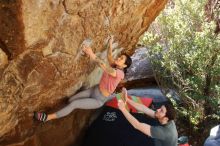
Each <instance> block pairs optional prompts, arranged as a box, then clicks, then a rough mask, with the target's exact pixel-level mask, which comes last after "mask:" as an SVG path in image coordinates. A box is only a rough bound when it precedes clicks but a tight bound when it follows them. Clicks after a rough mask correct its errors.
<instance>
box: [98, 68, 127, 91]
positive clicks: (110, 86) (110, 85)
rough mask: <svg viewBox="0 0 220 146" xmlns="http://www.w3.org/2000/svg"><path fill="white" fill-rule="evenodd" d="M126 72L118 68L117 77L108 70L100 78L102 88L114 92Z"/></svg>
mask: <svg viewBox="0 0 220 146" xmlns="http://www.w3.org/2000/svg"><path fill="white" fill-rule="evenodd" d="M124 76H125V75H124V72H123V71H122V70H120V69H116V77H113V76H111V75H109V74H108V73H106V72H103V74H102V78H101V80H100V83H99V86H100V88H102V89H105V90H106V91H108V92H109V93H110V94H112V93H113V92H114V91H115V89H116V87H117V86H118V84H119V83H120V81H121V80H122V79H124Z"/></svg>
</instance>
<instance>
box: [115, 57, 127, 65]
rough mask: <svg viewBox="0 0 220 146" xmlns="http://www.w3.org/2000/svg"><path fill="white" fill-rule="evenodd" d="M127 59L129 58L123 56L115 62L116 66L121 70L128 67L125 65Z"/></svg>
mask: <svg viewBox="0 0 220 146" xmlns="http://www.w3.org/2000/svg"><path fill="white" fill-rule="evenodd" d="M126 59H127V57H126V56H125V55H121V56H119V57H118V58H117V59H116V60H115V64H116V65H117V66H119V67H121V68H125V67H126V66H127V65H126V64H125V61H126Z"/></svg>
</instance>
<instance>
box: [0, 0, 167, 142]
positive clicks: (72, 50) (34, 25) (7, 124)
mask: <svg viewBox="0 0 220 146" xmlns="http://www.w3.org/2000/svg"><path fill="white" fill-rule="evenodd" d="M166 3H167V0H154V1H152V0H132V1H125V0H118V1H112V0H102V1H100V0H92V1H88V0H77V1H73V0H1V1H0V22H1V23H0V32H1V33H0V48H1V49H2V51H3V53H2V54H4V55H1V56H4V59H2V58H1V59H0V60H5V58H7V60H6V63H4V65H2V67H1V68H0V145H5V146H9V145H10V146H15V145H17V146H18V145H19V146H24V145H28V146H30V145H31V146H37V145H38V146H39V145H42V146H45V145H47V146H50V145H53V146H61V145H63V146H65V145H69V144H70V143H73V142H75V140H76V139H77V137H78V135H80V134H79V133H80V131H81V129H82V128H83V127H85V125H86V124H87V123H88V122H87V121H88V120H89V119H90V115H91V112H88V111H78V112H74V113H75V114H71V115H70V116H68V117H65V118H62V119H60V120H54V121H51V122H48V123H45V124H39V123H34V122H33V121H32V113H33V111H35V110H37V111H38V110H47V111H50V110H51V109H54V108H55V107H59V106H60V105H61V102H62V101H63V99H64V97H66V96H70V95H72V94H74V93H75V92H76V91H77V90H78V89H80V88H87V87H89V86H92V85H94V84H96V83H97V82H98V81H99V77H100V74H101V71H100V70H97V69H95V65H94V64H93V63H91V62H90V60H89V59H88V58H87V57H85V56H82V55H81V50H80V45H81V43H82V42H83V40H85V39H86V38H90V39H92V41H93V45H92V48H93V49H94V51H95V52H96V53H99V54H100V55H101V56H103V55H104V56H105V53H106V51H105V50H106V47H105V46H106V44H105V43H106V39H107V37H108V35H110V34H112V35H114V38H115V43H116V44H118V49H117V48H116V49H115V54H117V53H118V52H119V51H120V50H122V49H123V48H124V52H127V53H129V54H132V53H133V52H134V50H133V46H135V44H136V43H137V41H138V39H139V37H140V35H141V34H143V32H145V31H146V30H147V28H148V27H149V25H150V24H151V22H152V21H153V20H154V19H155V17H156V16H157V15H158V14H159V12H160V11H161V10H162V9H163V8H164V6H165V4H166ZM79 113H80V116H79V115H78V114H79ZM73 118H74V119H73ZM39 129H40V130H39ZM59 129H60V130H59ZM51 133H53V134H51ZM64 133H65V134H64ZM70 133H71V134H70Z"/></svg>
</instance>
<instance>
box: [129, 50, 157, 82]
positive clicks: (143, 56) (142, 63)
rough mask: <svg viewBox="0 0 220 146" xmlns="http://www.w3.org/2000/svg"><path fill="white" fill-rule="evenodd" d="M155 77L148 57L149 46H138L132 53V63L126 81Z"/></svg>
mask: <svg viewBox="0 0 220 146" xmlns="http://www.w3.org/2000/svg"><path fill="white" fill-rule="evenodd" d="M144 78H154V75H153V69H152V66H151V63H150V60H149V59H147V48H137V49H136V50H135V53H134V54H133V55H132V65H131V67H129V69H128V73H127V74H126V78H125V79H126V81H132V80H138V79H144Z"/></svg>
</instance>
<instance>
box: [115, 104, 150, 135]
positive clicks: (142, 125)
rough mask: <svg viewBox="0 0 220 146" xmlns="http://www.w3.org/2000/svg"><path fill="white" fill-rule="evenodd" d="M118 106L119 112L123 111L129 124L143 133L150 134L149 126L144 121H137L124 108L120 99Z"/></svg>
mask: <svg viewBox="0 0 220 146" xmlns="http://www.w3.org/2000/svg"><path fill="white" fill-rule="evenodd" d="M118 107H119V109H120V110H121V112H122V113H123V115H124V116H125V118H126V119H127V120H128V121H129V123H131V125H132V126H133V127H134V128H135V129H137V130H139V131H141V132H142V133H144V134H145V135H148V136H151V132H150V129H151V126H150V125H148V124H145V123H141V122H139V121H138V120H137V119H136V118H135V117H133V116H132V115H131V114H130V113H129V112H128V111H127V110H126V108H125V104H124V102H123V101H122V100H119V101H118Z"/></svg>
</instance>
